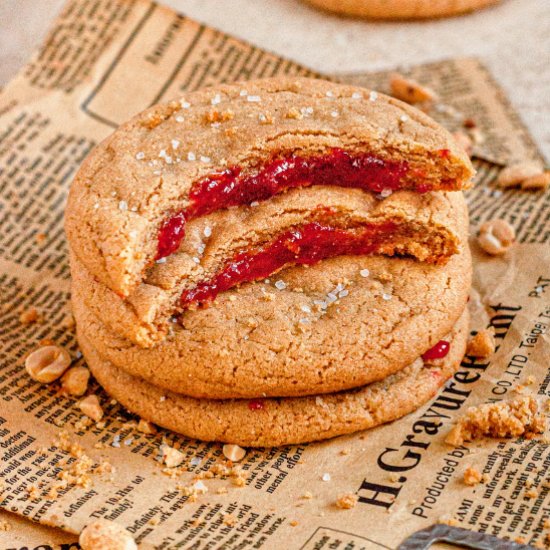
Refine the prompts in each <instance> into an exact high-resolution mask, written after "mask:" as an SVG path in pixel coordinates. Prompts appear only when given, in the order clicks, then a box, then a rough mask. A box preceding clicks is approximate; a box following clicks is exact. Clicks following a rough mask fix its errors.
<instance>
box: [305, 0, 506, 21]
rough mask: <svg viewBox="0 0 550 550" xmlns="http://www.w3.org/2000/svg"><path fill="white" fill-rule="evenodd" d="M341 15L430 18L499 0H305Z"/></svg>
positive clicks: (495, 2) (478, 7)
mask: <svg viewBox="0 0 550 550" xmlns="http://www.w3.org/2000/svg"><path fill="white" fill-rule="evenodd" d="M307 2H309V3H310V4H313V5H314V6H317V7H319V8H322V9H324V10H328V11H331V12H334V13H339V14H342V15H349V16H352V17H367V18H370V19H431V18H436V17H448V16H452V15H458V14H461V13H467V12H471V11H474V10H477V9H480V8H484V7H486V6H491V5H494V4H497V3H498V2H500V0H307Z"/></svg>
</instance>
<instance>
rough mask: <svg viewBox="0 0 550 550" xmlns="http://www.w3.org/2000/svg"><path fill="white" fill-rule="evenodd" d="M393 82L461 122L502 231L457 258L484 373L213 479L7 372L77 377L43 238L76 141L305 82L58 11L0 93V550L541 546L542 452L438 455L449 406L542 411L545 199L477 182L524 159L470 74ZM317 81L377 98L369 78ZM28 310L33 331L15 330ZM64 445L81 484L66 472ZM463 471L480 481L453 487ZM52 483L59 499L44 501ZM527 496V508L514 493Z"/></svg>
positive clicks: (545, 491) (246, 49)
mask: <svg viewBox="0 0 550 550" xmlns="http://www.w3.org/2000/svg"><path fill="white" fill-rule="evenodd" d="M407 72H408V73H409V74H410V75H411V76H413V77H415V78H417V79H418V80H420V81H421V82H423V83H426V84H428V85H430V86H432V87H433V88H434V89H435V90H437V92H438V93H439V95H440V97H441V104H440V108H438V109H436V110H435V111H434V112H432V113H431V114H432V115H433V116H434V117H435V118H437V119H438V120H439V121H440V122H442V123H443V124H444V125H445V126H447V127H448V128H450V129H456V128H457V127H459V126H460V125H461V124H462V121H463V119H464V118H465V117H467V118H471V119H473V120H475V121H476V124H477V131H478V138H479V139H478V140H477V143H476V145H475V151H474V154H475V165H476V168H477V170H478V173H477V177H476V183H477V185H476V187H475V188H474V189H473V190H472V191H469V192H468V193H467V199H468V202H469V206H470V213H471V221H472V233H473V232H474V231H475V229H476V227H477V226H479V224H480V223H481V222H482V221H483V220H485V219H489V218H493V217H496V216H498V217H503V218H505V219H507V220H508V221H509V222H511V223H512V224H513V225H514V226H515V228H516V230H517V232H518V238H519V241H520V242H519V244H518V245H517V246H515V248H514V249H513V251H512V252H511V253H510V254H509V255H507V256H506V257H505V258H500V259H495V258H488V257H486V256H484V255H483V254H482V253H480V252H479V250H478V249H477V248H476V246H475V243H474V244H472V248H473V252H474V257H475V281H474V288H473V291H472V298H471V300H470V305H471V309H472V312H473V313H474V315H473V328H477V329H479V328H482V327H487V326H493V327H494V328H495V331H496V336H497V341H498V350H497V352H496V354H495V355H494V356H493V357H492V358H491V360H490V361H479V360H478V361H475V360H473V359H472V358H468V357H466V358H465V359H464V361H463V363H462V365H461V367H460V369H459V371H458V373H457V374H456V376H455V377H454V379H453V380H451V381H450V382H449V383H448V384H447V385H446V386H445V387H444V388H443V389H442V390H441V391H440V393H439V394H438V395H437V396H436V397H435V398H434V399H433V400H432V401H431V402H430V403H428V404H427V405H426V406H424V407H422V408H421V409H420V410H419V411H417V412H416V413H414V414H412V415H409V416H407V417H406V418H403V419H402V420H399V421H397V422H394V423H392V424H389V425H386V426H382V427H380V428H377V429H375V430H372V431H369V432H367V433H364V434H357V435H353V436H349V437H341V438H337V439H335V440H332V441H327V442H324V443H319V444H311V445H300V446H290V447H285V448H274V449H265V450H249V451H248V453H247V455H246V457H245V459H244V460H243V462H242V472H243V475H242V476H239V477H238V478H231V477H229V478H224V477H223V476H220V475H219V474H216V472H217V471H218V468H217V466H219V464H220V462H222V461H223V455H222V451H221V446H220V445H218V444H205V443H201V442H198V441H192V440H188V439H185V438H183V437H180V436H178V435H176V434H173V433H169V432H166V431H159V432H158V433H157V434H156V435H145V434H143V433H140V432H138V431H137V430H136V429H135V418H133V417H132V416H131V415H130V414H129V413H127V412H126V411H124V410H123V409H122V408H121V407H120V406H118V405H117V404H116V403H114V402H112V401H111V400H110V398H109V397H108V396H106V395H105V394H104V393H103V392H102V391H101V390H100V389H99V388H98V389H97V391H98V393H99V395H100V396H101V400H102V403H103V404H104V408H105V410H106V419H105V422H104V423H100V424H93V423H92V424H89V425H88V424H87V423H86V422H83V421H82V415H81V413H80V412H79V410H78V408H77V407H76V406H75V404H76V402H77V399H75V398H70V397H67V396H65V395H62V394H60V393H59V391H58V388H57V387H55V385H54V386H42V385H39V384H37V383H35V382H33V381H32V380H31V379H30V378H29V377H28V375H27V374H26V372H25V370H24V367H23V363H24V357H25V354H27V353H28V352H29V351H31V350H32V349H34V348H35V347H36V346H37V345H38V344H39V342H41V341H44V340H52V341H54V342H56V343H57V344H59V345H61V346H64V347H65V348H66V349H68V350H70V351H71V353H72V356H73V357H75V363H79V362H81V361H82V359H81V358H80V356H79V354H78V348H77V345H76V342H75V336H74V329H73V328H72V326H71V322H70V319H71V314H70V309H69V304H68V299H69V292H70V277H69V268H68V262H67V247H66V243H65V237H64V233H63V225H62V224H63V209H64V204H65V200H66V196H67V191H68V187H69V185H70V182H71V179H72V177H73V176H74V174H75V171H76V170H77V168H78V166H79V164H80V163H81V161H82V160H83V159H84V157H85V156H86V155H87V154H88V153H89V151H90V150H91V149H92V147H94V145H95V144H97V143H98V142H99V141H100V140H101V139H103V138H104V137H105V136H107V135H108V134H109V133H110V132H112V131H113V129H114V128H116V126H117V125H118V124H119V123H121V122H123V121H125V120H126V119H127V118H129V117H130V116H132V115H133V114H135V113H136V112H138V111H140V110H142V109H144V108H146V107H148V106H149V105H151V104H153V103H156V102H159V101H163V100H166V99H170V98H173V97H176V96H179V95H181V94H183V93H184V92H185V91H188V90H194V89H196V88H199V87H203V86H208V85H212V84H215V83H219V82H229V81H235V80H246V79H250V78H256V77H267V76H273V75H281V74H289V75H298V74H299V75H313V73H312V72H311V71H309V70H308V69H306V68H304V67H300V66H298V65H296V64H295V63H292V62H290V61H287V60H285V59H281V58H279V57H277V56H275V55H272V54H270V53H267V52H264V51H262V50H260V49H258V48H256V47H254V46H251V45H249V44H246V43H242V42H240V41H238V40H236V39H234V38H231V37H229V36H227V35H225V34H223V33H221V32H218V31H216V30H213V29H211V28H208V27H205V26H203V25H200V24H198V23H196V22H194V21H192V20H190V19H188V18H186V17H185V16H183V15H179V14H177V13H175V12H173V11H171V10H169V9H166V8H163V7H161V6H159V5H157V4H155V3H152V2H149V1H148V0H138V1H135V2H128V1H125V0H69V1H68V3H67V4H66V6H65V8H64V10H63V12H62V13H61V15H60V16H59V18H58V19H57V20H56V22H55V24H54V26H53V28H52V30H51V32H50V34H49V36H48V38H47V40H46V42H45V43H44V45H43V47H42V49H41V50H40V51H39V52H38V53H37V55H35V57H34V58H33V59H32V60H31V62H30V63H29V64H28V65H27V66H26V67H25V68H24V69H23V71H22V72H21V73H20V74H19V75H18V76H17V77H16V78H15V79H14V80H13V81H12V82H11V83H10V84H9V85H8V86H7V87H6V88H5V89H4V90H3V91H2V93H1V94H0V120H1V126H0V127H1V133H0V226H1V231H0V302H1V304H2V307H1V309H0V342H1V347H0V397H1V401H0V457H1V459H2V460H1V462H0V483H1V488H2V492H1V493H0V506H1V508H2V510H3V511H2V512H0V528H1V529H3V530H0V547H1V548H42V549H45V548H65V549H69V548H77V545H76V544H72V541H76V540H77V536H75V534H77V533H78V532H79V531H80V530H81V529H82V528H83V527H84V526H85V525H86V524H87V523H88V522H89V521H90V519H91V518H107V519H110V520H115V521H116V522H118V523H119V524H121V525H123V526H125V527H126V528H127V529H128V531H130V532H131V533H132V534H133V536H134V537H135V539H136V541H138V542H139V543H140V548H145V549H149V548H157V549H161V548H162V549H168V548H197V549H206V548H228V549H236V548H266V549H276V548H281V547H282V546H283V545H285V546H286V547H289V548H301V549H304V550H305V549H307V550H313V549H316V550H318V549H329V548H338V549H344V548H346V549H352V548H354V549H360V548H362V549H371V548H372V549H375V548H395V547H396V546H397V545H398V544H399V543H400V542H401V541H402V540H403V538H405V537H406V536H408V535H410V534H411V533H413V532H414V531H416V530H418V529H421V528H424V527H426V526H429V525H431V524H433V523H435V522H437V521H439V520H441V519H442V518H443V519H452V520H454V521H456V522H458V524H459V525H461V526H463V527H466V528H468V529H471V530H475V531H480V532H487V533H492V534H495V535H498V536H500V537H504V538H510V539H518V538H520V539H521V540H524V541H526V542H529V543H532V544H534V543H542V541H543V540H544V538H545V536H546V534H547V533H548V529H547V528H546V527H545V521H546V519H547V518H550V488H549V487H550V485H547V484H546V482H545V480H546V474H547V471H548V466H549V465H550V447H549V445H548V444H547V443H545V442H543V440H531V441H527V440H522V439H519V440H515V441H496V440H493V441H482V442H476V443H473V444H467V445H464V446H462V447H458V448H452V447H449V446H447V445H445V444H444V438H445V434H446V433H447V432H448V430H449V428H450V426H451V424H452V423H453V419H455V418H456V417H457V415H460V414H461V413H463V412H464V411H465V409H466V408H467V407H468V406H470V405H474V404H478V403H482V402H487V401H494V400H500V399H503V398H506V397H508V396H510V395H513V394H514V391H515V389H516V387H517V386H518V384H522V383H524V382H525V381H526V380H527V379H528V378H529V377H530V376H533V377H534V379H535V380H536V382H535V383H534V384H532V385H530V386H527V387H526V391H528V392H532V393H533V394H538V395H539V396H541V397H543V396H547V395H550V388H549V385H550V374H549V371H548V363H549V359H550V337H549V334H550V330H549V327H550V258H549V245H548V241H549V239H550V195H549V194H548V193H546V194H540V193H528V192H521V191H515V190H506V191H504V192H503V191H501V190H499V189H497V188H496V186H495V185H494V179H495V177H496V175H497V174H498V172H499V170H500V169H501V168H502V166H503V165H505V164H507V163H509V162H513V161H515V160H525V159H540V155H539V153H538V151H537V148H536V146H535V145H534V143H533V141H532V140H531V138H530V137H529V135H528V133H527V132H526V130H525V128H524V126H523V125H522V124H521V122H520V120H519V119H518V117H517V115H516V114H515V113H514V111H513V110H512V109H511V107H510V105H509V104H508V103H507V101H506V99H505V98H504V97H503V95H502V93H501V91H500V89H499V87H498V85H497V84H496V83H495V82H494V81H493V79H492V78H491V76H490V75H489V74H488V72H487V71H486V69H485V68H484V67H483V66H482V65H481V64H480V63H479V62H478V61H477V60H474V59H459V60H450V61H444V62H439V63H434V64H429V65H424V66H420V67H413V68H410V69H408V71H407ZM334 78H336V79H341V80H345V81H349V82H354V83H357V84H359V85H364V86H367V87H373V88H376V89H378V90H380V91H387V87H388V74H387V73H379V74H372V75H345V76H342V75H340V76H337V77H334ZM31 307H34V308H36V309H37V310H38V312H39V313H40V315H41V316H42V317H43V319H41V320H40V322H38V323H33V324H24V323H21V322H20V315H21V313H23V312H25V311H27V310H28V309H29V308H31ZM163 442H168V443H169V444H170V445H172V446H175V447H177V448H179V449H180V450H181V451H182V452H184V453H185V455H186V460H185V463H184V466H185V468H184V470H185V471H183V472H180V473H179V474H178V475H177V476H169V475H165V473H163V468H162V464H161V463H160V461H159V448H160V446H161V444H162V443H163ZM81 448H82V452H84V453H85V456H86V457H90V459H91V461H92V464H93V470H94V473H93V474H92V475H90V476H87V475H85V476H79V475H78V472H79V470H78V468H79V464H81V461H79V459H78V455H79V454H80V451H79V449H81ZM107 463H108V464H110V465H112V467H114V471H113V470H112V469H111V468H110V467H108V465H107ZM470 465H472V466H475V467H476V468H477V469H478V470H479V471H481V472H483V473H485V474H487V476H488V479H489V481H487V482H486V483H484V484H481V485H477V486H475V487H469V486H466V485H465V484H464V483H463V481H462V477H463V472H464V469H465V468H466V467H467V466H470ZM71 468H73V470H74V471H73V472H72V474H71V473H70V471H71ZM67 471H69V473H70V476H71V475H72V477H70V476H69V483H68V485H67V487H66V488H64V489H61V490H59V491H53V489H52V487H53V485H54V484H55V482H56V480H58V479H59V477H60V476H62V475H63V473H64V472H65V473H66V472H67ZM197 477H199V478H202V481H201V483H202V484H203V485H204V487H206V488H207V489H208V492H206V493H204V494H200V495H198V497H194V496H192V495H189V491H187V490H185V488H186V487H189V486H190V485H191V484H193V483H195V480H196V479H197ZM241 485H242V486H241ZM528 486H529V487H532V488H534V489H535V491H534V492H530V493H529V494H530V495H535V494H536V496H532V497H528V496H527V495H526V490H527V487H528ZM201 487H202V485H201ZM54 493H57V494H54ZM343 493H353V494H356V495H357V496H358V497H359V500H358V503H357V505H356V506H355V507H353V508H351V509H349V510H342V509H339V508H338V507H336V506H335V501H336V499H337V498H338V496H339V495H341V494H343ZM31 522H34V523H31ZM43 526H49V527H48V528H46V527H43ZM10 527H11V530H8V529H10ZM51 527H54V528H56V529H55V530H52V529H51Z"/></svg>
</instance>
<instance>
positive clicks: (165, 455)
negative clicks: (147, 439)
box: [161, 445, 185, 468]
mask: <svg viewBox="0 0 550 550" xmlns="http://www.w3.org/2000/svg"><path fill="white" fill-rule="evenodd" d="M161 451H162V461H163V462H164V464H166V466H168V468H176V467H177V466H179V465H180V464H181V463H182V462H183V459H184V458H185V455H184V454H183V453H182V452H181V451H178V450H177V449H174V448H173V447H170V446H169V445H163V446H162V447H161Z"/></svg>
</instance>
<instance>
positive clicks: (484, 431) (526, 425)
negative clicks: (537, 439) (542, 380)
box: [445, 396, 546, 447]
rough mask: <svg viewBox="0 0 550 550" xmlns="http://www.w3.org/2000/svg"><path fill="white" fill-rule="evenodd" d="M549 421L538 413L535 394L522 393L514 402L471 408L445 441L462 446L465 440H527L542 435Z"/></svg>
mask: <svg viewBox="0 0 550 550" xmlns="http://www.w3.org/2000/svg"><path fill="white" fill-rule="evenodd" d="M545 428H546V420H545V418H544V416H543V415H541V414H539V412H538V404H537V401H536V400H535V399H534V398H533V397H531V396H521V397H518V398H516V399H514V400H511V401H499V402H498V403H487V404H484V405H480V406H478V407H470V408H469V409H468V411H467V412H466V414H465V415H464V416H462V417H461V418H460V419H459V420H458V422H457V424H456V425H455V426H454V428H453V429H452V430H451V431H450V432H449V434H448V435H447V438H446V439H445V442H446V443H448V444H449V445H453V446H455V447H458V446H460V445H462V444H463V443H464V442H465V441H473V440H474V439H479V438H481V437H483V436H487V437H496V438H501V437H507V438H511V437H519V436H523V437H525V438H527V439H530V438H533V437H534V436H535V435H538V434H542V433H543V432H544V430H545Z"/></svg>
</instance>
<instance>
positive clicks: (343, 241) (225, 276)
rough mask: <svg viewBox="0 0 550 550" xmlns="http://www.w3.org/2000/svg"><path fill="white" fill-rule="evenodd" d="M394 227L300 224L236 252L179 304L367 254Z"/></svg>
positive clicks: (390, 224) (203, 300) (205, 300)
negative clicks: (286, 269) (293, 268)
mask: <svg viewBox="0 0 550 550" xmlns="http://www.w3.org/2000/svg"><path fill="white" fill-rule="evenodd" d="M396 228H397V225H396V224H395V223H394V222H384V223H380V224H369V225H363V226H361V227H360V228H359V229H357V230H355V231H350V230H344V229H339V228H335V227H330V226H325V225H322V224H320V223H317V222H314V223H309V224H306V225H302V226H300V227H297V228H294V229H291V230H289V231H286V232H284V233H282V234H281V235H279V236H278V237H277V238H276V239H274V240H273V241H271V242H269V243H267V244H265V245H264V246H262V247H261V248H258V249H253V250H250V251H245V252H240V253H239V254H237V255H236V256H235V257H233V259H232V260H231V261H229V262H227V263H226V264H225V266H224V268H223V269H222V270H221V271H220V272H219V273H217V274H216V275H215V276H214V277H213V278H212V279H210V280H208V281H205V282H202V283H199V284H198V285H197V286H196V287H195V288H192V289H190V290H186V291H185V292H184V293H183V294H182V296H181V305H182V306H183V307H184V308H186V307H188V306H189V305H191V304H199V305H200V304H206V303H208V302H211V301H212V300H214V299H215V298H216V296H217V295H218V294H219V293H220V292H224V291H226V290H229V289H230V288H232V287H234V286H237V285H239V284H241V283H246V282H250V281H256V280H258V279H264V278H266V277H269V276H270V275H271V274H273V273H274V272H275V271H277V270H279V269H280V268H281V267H283V266H285V265H289V264H291V265H312V264H315V263H317V262H319V261H320V260H323V259H325V258H329V257H333V256H341V255H362V254H371V253H372V252H374V251H376V250H377V248H378V246H379V244H380V243H381V242H382V241H384V240H385V239H387V236H388V234H393V233H394V232H395V230H396Z"/></svg>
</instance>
